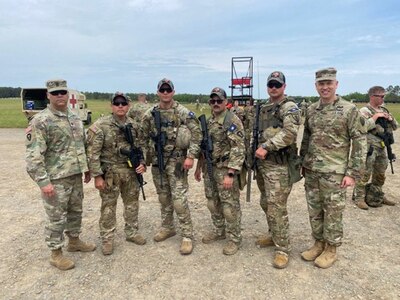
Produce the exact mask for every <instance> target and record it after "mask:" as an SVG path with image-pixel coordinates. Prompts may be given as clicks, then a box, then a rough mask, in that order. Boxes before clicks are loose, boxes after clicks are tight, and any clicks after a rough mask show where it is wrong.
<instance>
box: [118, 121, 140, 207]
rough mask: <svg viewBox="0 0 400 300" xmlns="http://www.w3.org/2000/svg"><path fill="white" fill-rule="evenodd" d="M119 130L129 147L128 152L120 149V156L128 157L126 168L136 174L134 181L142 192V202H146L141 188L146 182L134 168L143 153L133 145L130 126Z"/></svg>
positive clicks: (137, 165)
mask: <svg viewBox="0 0 400 300" xmlns="http://www.w3.org/2000/svg"><path fill="white" fill-rule="evenodd" d="M120 128H121V130H122V131H123V132H124V134H125V139H126V140H127V142H128V143H129V145H130V146H131V147H130V149H129V150H126V149H120V153H121V154H122V155H126V156H127V157H128V166H129V167H130V168H134V170H135V174H136V179H137V181H138V183H139V187H140V189H141V190H142V195H143V200H146V195H145V194H144V188H143V186H144V185H145V184H146V182H145V181H144V179H143V175H142V174H138V173H136V168H137V167H139V165H140V161H141V160H143V159H144V157H143V151H142V149H140V148H138V147H135V143H134V142H135V140H134V138H133V135H132V124H130V123H129V124H126V125H125V126H122V127H120Z"/></svg>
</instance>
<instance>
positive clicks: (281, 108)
mask: <svg viewBox="0 0 400 300" xmlns="http://www.w3.org/2000/svg"><path fill="white" fill-rule="evenodd" d="M285 88H286V79H285V75H283V73H282V72H279V71H275V72H272V73H271V74H270V75H269V76H268V80H267V92H268V95H269V99H268V100H267V102H265V103H263V104H262V105H261V106H260V112H259V114H260V115H259V116H260V117H259V136H260V137H259V148H258V149H257V150H256V153H255V156H256V159H258V163H257V170H256V178H257V185H258V188H259V189H260V192H261V197H260V206H261V208H262V209H263V211H264V213H265V215H266V217H267V222H268V227H269V230H270V233H271V236H272V237H271V236H269V235H267V236H261V237H259V238H258V240H257V241H256V245H258V246H260V247H267V246H275V257H274V260H273V266H274V267H275V268H278V269H283V268H286V266H287V265H288V263H289V253H290V250H291V246H290V240H289V217H288V211H287V199H288V197H289V194H290V191H291V189H292V184H293V183H294V182H296V181H297V180H299V179H300V167H298V168H297V172H298V174H297V176H294V175H295V174H292V173H291V172H290V170H291V169H290V167H289V166H290V164H291V163H292V162H291V160H292V159H294V158H295V157H296V156H297V147H296V139H297V132H298V130H299V126H300V123H301V116H300V114H301V113H300V109H299V108H298V107H297V105H296V103H295V102H294V99H290V98H288V97H287V96H286V95H285ZM299 166H300V165H299Z"/></svg>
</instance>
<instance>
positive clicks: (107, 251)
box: [101, 240, 114, 255]
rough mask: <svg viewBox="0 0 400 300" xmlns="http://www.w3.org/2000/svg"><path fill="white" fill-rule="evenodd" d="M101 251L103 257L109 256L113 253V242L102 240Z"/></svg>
mask: <svg viewBox="0 0 400 300" xmlns="http://www.w3.org/2000/svg"><path fill="white" fill-rule="evenodd" d="M101 251H102V252H103V255H111V254H112V253H113V251H114V245H113V241H110V240H103V242H102V248H101Z"/></svg>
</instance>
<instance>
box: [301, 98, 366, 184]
mask: <svg viewBox="0 0 400 300" xmlns="http://www.w3.org/2000/svg"><path fill="white" fill-rule="evenodd" d="M351 144H352V147H350V146H351ZM350 149H351V153H350ZM349 154H350V156H349ZM300 155H301V157H302V158H303V167H304V168H306V169H309V170H312V171H316V172H321V173H333V174H343V175H346V176H350V177H353V178H355V179H358V178H359V176H360V172H361V171H362V169H363V167H364V165H365V159H366V156H367V143H366V134H365V119H364V118H363V117H362V116H361V114H360V112H359V111H358V109H357V107H356V106H355V105H353V104H351V103H350V102H348V101H346V100H344V99H343V98H341V97H339V96H338V97H337V99H336V100H335V102H334V103H332V104H328V105H323V104H322V103H321V100H320V101H318V102H316V103H313V104H312V105H310V106H309V108H308V109H307V111H306V116H305V123H304V134H303V140H302V143H301V150H300Z"/></svg>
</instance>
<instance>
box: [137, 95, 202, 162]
mask: <svg viewBox="0 0 400 300" xmlns="http://www.w3.org/2000/svg"><path fill="white" fill-rule="evenodd" d="M153 109H154V110H159V111H160V114H161V131H163V132H165V135H166V142H165V144H164V157H165V158H168V157H171V156H172V155H173V154H174V153H177V152H182V151H183V152H187V156H188V157H191V158H196V157H198V155H199V153H200V142H201V139H202V134H201V129H200V124H199V120H198V119H197V118H196V116H195V114H194V113H193V112H192V111H190V110H188V109H187V108H186V107H184V106H183V105H181V104H179V103H178V102H176V101H175V102H174V104H173V105H172V107H171V108H170V109H160V107H159V105H158V104H157V105H155V106H154V107H153V108H151V109H148V110H147V111H146V112H145V114H144V116H143V119H142V124H141V125H142V126H141V129H142V135H143V136H144V137H146V139H143V141H142V144H141V146H142V148H143V151H144V153H145V154H146V155H147V153H151V151H149V150H151V149H154V140H153V137H155V136H156V135H157V128H156V125H155V122H154V117H153V115H152V111H153ZM181 126H182V127H186V128H187V129H188V130H189V131H190V134H191V137H190V143H189V147H188V148H187V149H179V148H178V147H177V146H176V139H177V136H178V130H179V128H180V127H181ZM156 157H157V156H156V155H153V164H157V162H156V161H155V160H156ZM146 161H147V159H146Z"/></svg>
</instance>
